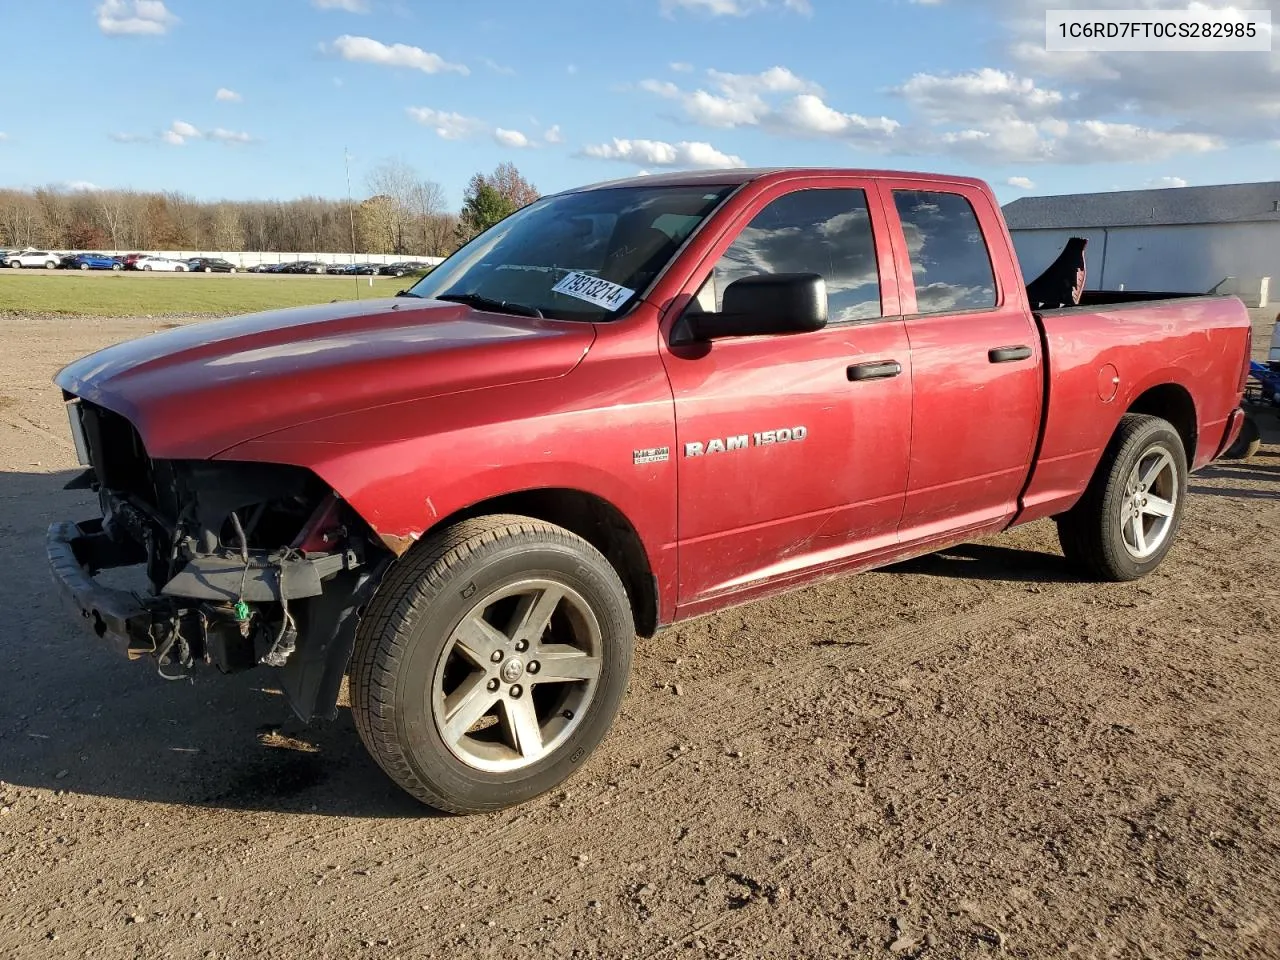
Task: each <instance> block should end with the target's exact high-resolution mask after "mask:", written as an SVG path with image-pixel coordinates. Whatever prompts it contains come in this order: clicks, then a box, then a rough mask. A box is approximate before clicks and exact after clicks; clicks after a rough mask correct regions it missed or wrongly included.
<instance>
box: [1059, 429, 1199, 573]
mask: <svg viewBox="0 0 1280 960" xmlns="http://www.w3.org/2000/svg"><path fill="white" fill-rule="evenodd" d="M1139 468H1141V469H1139ZM1186 499H1187V454H1186V449H1185V448H1184V447H1183V444H1182V438H1181V437H1180V436H1179V435H1178V431H1177V430H1175V429H1174V428H1173V425H1172V424H1170V423H1169V422H1168V421H1166V420H1162V419H1160V418H1159V417H1151V416H1146V415H1144V414H1136V413H1128V414H1125V415H1124V417H1122V418H1121V420H1120V426H1119V427H1117V428H1116V432H1115V434H1114V435H1113V436H1112V438H1111V442H1110V443H1109V444H1108V445H1107V449H1106V452H1105V453H1104V454H1103V456H1102V461H1101V463H1099V464H1098V468H1097V470H1096V471H1095V472H1094V475H1093V479H1092V480H1091V481H1090V482H1089V486H1088V488H1087V489H1086V490H1085V492H1084V496H1083V497H1081V499H1080V502H1079V503H1077V504H1076V505H1075V506H1074V507H1072V508H1071V510H1069V511H1068V512H1067V513H1065V514H1062V515H1061V516H1059V517H1057V518H1056V519H1057V523H1058V540H1059V541H1060V542H1061V544H1062V552H1063V553H1064V554H1065V555H1066V557H1067V559H1068V560H1070V561H1071V562H1072V563H1073V564H1075V565H1076V566H1077V567H1079V568H1080V569H1081V570H1082V571H1083V572H1085V573H1087V574H1088V575H1090V576H1092V577H1093V578H1095V579H1098V580H1110V581H1114V582H1121V581H1126V580H1137V579H1138V578H1140V577H1145V576H1146V575H1147V574H1149V573H1150V572H1151V571H1152V570H1154V569H1155V568H1156V567H1158V566H1159V565H1160V562H1161V561H1162V560H1164V558H1165V555H1166V554H1167V553H1168V552H1169V548H1170V547H1172V546H1173V542H1174V540H1175V539H1176V537H1177V535H1178V528H1179V527H1180V526H1181V524H1182V511H1183V508H1184V506H1185V504H1186ZM1157 505H1158V506H1157ZM1135 509H1136V510H1137V511H1138V513H1137V520H1136V521H1135V520H1134V511H1135ZM1139 530H1141V535H1140V536H1139V534H1138V531H1139Z"/></svg>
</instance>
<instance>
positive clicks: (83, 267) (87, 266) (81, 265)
mask: <svg viewBox="0 0 1280 960" xmlns="http://www.w3.org/2000/svg"><path fill="white" fill-rule="evenodd" d="M80 269H81V270H88V269H89V265H88V264H87V263H82V264H80Z"/></svg>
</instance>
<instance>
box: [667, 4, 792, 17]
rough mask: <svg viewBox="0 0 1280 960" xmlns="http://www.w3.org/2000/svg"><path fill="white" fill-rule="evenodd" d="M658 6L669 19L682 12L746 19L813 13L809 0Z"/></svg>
mask: <svg viewBox="0 0 1280 960" xmlns="http://www.w3.org/2000/svg"><path fill="white" fill-rule="evenodd" d="M658 6H659V9H661V11H662V13H663V15H664V16H668V17H669V16H672V15H674V14H675V13H677V12H681V11H683V12H688V13H696V14H701V15H703V16H708V17H745V16H747V14H751V13H757V12H759V11H761V10H769V9H774V10H778V9H781V10H788V11H790V12H792V13H799V14H802V15H803V16H806V17H807V16H809V15H810V14H812V13H813V5H812V4H811V3H810V2H809V0H781V2H779V0H660V2H659V5H658Z"/></svg>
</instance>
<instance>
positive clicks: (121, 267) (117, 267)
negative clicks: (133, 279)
mask: <svg viewBox="0 0 1280 960" xmlns="http://www.w3.org/2000/svg"><path fill="white" fill-rule="evenodd" d="M111 269H112V270H116V271H120V270H123V269H124V267H123V266H121V265H120V264H118V263H113V264H112V265H111Z"/></svg>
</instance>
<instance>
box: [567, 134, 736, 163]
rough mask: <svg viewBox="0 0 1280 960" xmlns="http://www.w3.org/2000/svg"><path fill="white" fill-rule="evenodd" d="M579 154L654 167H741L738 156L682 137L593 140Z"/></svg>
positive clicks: (597, 158)
mask: <svg viewBox="0 0 1280 960" xmlns="http://www.w3.org/2000/svg"><path fill="white" fill-rule="evenodd" d="M582 156H585V157H591V158H593V159H596V160H622V161H626V162H629V163H635V164H639V165H648V166H654V167H742V166H746V164H745V163H743V160H742V158H741V157H736V156H733V155H732V154H727V153H722V152H720V151H719V150H717V149H716V148H715V147H713V146H712V145H711V144H709V143H702V142H700V141H689V140H682V141H681V142H679V143H666V142H664V141H662V140H622V139H619V138H617V137H615V138H614V139H613V140H612V142H610V143H601V144H594V145H591V146H587V147H584V148H583V149H582Z"/></svg>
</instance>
